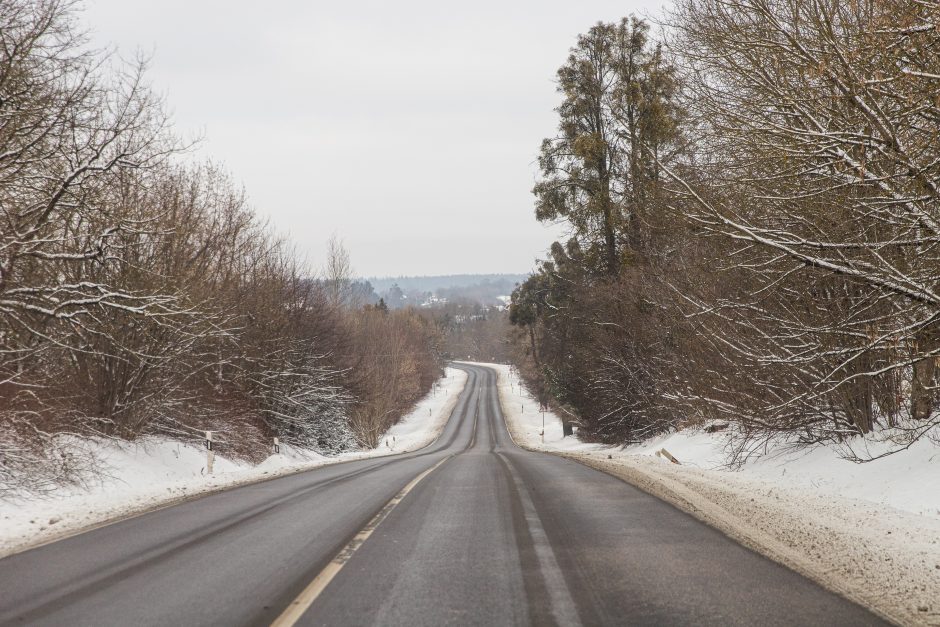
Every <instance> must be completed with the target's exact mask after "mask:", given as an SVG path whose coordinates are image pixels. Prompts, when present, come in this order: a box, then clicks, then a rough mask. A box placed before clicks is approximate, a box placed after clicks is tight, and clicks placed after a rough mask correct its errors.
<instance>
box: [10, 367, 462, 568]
mask: <svg viewBox="0 0 940 627" xmlns="http://www.w3.org/2000/svg"><path fill="white" fill-rule="evenodd" d="M466 380H467V374H466V372H464V371H463V370H458V369H455V368H447V369H446V371H445V374H444V377H443V378H441V379H440V380H439V381H438V382H437V383H435V385H434V388H433V389H432V391H431V392H430V393H429V394H428V395H427V396H425V397H424V398H423V399H421V400H420V401H419V402H418V403H417V404H416V405H415V407H414V409H412V411H411V412H410V413H409V414H408V415H406V416H404V417H403V418H402V420H401V421H400V422H399V423H398V424H396V425H395V426H393V427H392V428H391V429H390V430H389V431H388V433H386V434H385V435H384V436H383V438H382V441H381V443H380V445H379V446H378V447H376V448H375V449H373V450H362V451H355V452H350V453H344V454H341V455H337V456H333V457H326V456H323V455H320V454H318V453H316V452H314V451H309V450H301V449H296V448H294V447H292V446H290V445H286V444H282V445H281V447H280V450H281V452H280V453H279V454H276V455H271V456H269V457H268V458H267V459H265V460H264V461H262V462H261V463H260V464H257V465H252V464H250V463H247V462H244V461H240V460H231V459H226V458H224V457H221V456H219V455H216V456H215V462H214V464H213V474H212V475H207V474H206V450H205V449H204V448H203V445H202V442H201V441H199V442H194V443H191V444H186V443H182V442H178V441H173V440H167V439H160V438H148V439H143V440H140V441H137V442H134V443H128V442H123V441H115V440H103V439H101V440H98V439H96V440H76V441H75V442H74V443H73V444H74V445H75V446H81V447H84V448H85V449H86V450H87V452H89V453H90V454H92V455H94V456H95V458H96V459H98V460H99V461H100V462H101V468H102V470H101V473H100V474H99V475H98V476H95V477H89V478H88V479H87V482H86V485H84V486H73V487H63V488H60V489H58V490H56V491H55V492H54V493H53V494H51V495H48V496H45V497H42V498H36V497H32V498H29V497H26V496H25V495H24V496H21V497H20V498H18V499H8V500H3V499H0V557H3V556H5V555H9V554H11V553H16V552H19V551H23V550H25V549H27V548H30V547H33V546H38V545H40V544H45V543H47V542H51V541H54V540H57V539H60V538H63V537H67V536H69V535H73V534H74V533H77V532H80V531H83V530H87V529H91V528H94V527H96V526H100V525H103V524H106V523H108V522H113V521H115V520H120V519H122V518H126V517H129V516H134V515H137V514H140V513H143V512H146V511H150V510H152V509H155V508H158V507H163V506H167V505H172V504H174V503H178V502H180V501H183V500H186V499H190V498H193V497H195V496H198V495H205V494H208V493H211V492H217V491H220V490H224V489H226V488H231V487H234V486H238V485H243V484H247V483H253V482H257V481H263V480H265V479H270V478H273V477H278V476H283V475H287V474H292V473H296V472H303V471H305V470H310V469H313V468H317V467H319V466H323V465H326V464H335V463H339V462H344V461H350V460H355V459H364V458H369V457H378V456H384V455H394V454H401V453H405V452H410V451H414V450H417V449H419V448H422V447H424V446H427V445H428V444H430V443H431V442H433V441H434V440H435V439H437V437H438V436H439V435H440V433H441V431H442V430H443V428H444V425H445V424H446V423H447V419H448V418H449V416H450V413H451V411H452V410H453V407H454V405H455V404H456V401H457V397H458V396H459V394H460V391H461V390H462V389H463V386H464V384H465V383H466Z"/></svg>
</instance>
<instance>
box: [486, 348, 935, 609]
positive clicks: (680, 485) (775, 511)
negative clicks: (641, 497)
mask: <svg viewBox="0 0 940 627" xmlns="http://www.w3.org/2000/svg"><path fill="white" fill-rule="evenodd" d="M481 365H488V366H490V367H492V368H495V369H496V370H497V371H498V372H499V383H498V385H499V392H500V400H501V403H502V406H503V412H504V414H505V416H506V419H507V422H508V424H509V427H510V432H511V433H512V436H513V439H514V440H515V441H516V442H517V443H518V444H520V445H522V446H524V447H526V448H530V449H533V450H543V451H547V452H553V453H556V454H560V455H565V456H568V457H571V458H573V459H576V460H577V461H579V462H581V463H585V464H588V465H590V466H593V467H596V468H598V469H600V470H603V471H605V472H608V473H610V474H613V475H615V476H619V477H621V478H623V479H625V480H626V481H628V482H629V483H631V484H634V485H636V486H637V487H639V488H641V489H643V490H645V491H647V492H650V493H651V494H654V495H655V496H657V497H659V498H662V499H664V500H666V501H668V502H670V503H672V504H673V505H676V506H677V507H679V508H680V509H683V510H685V511H687V512H689V513H690V514H692V515H693V516H695V517H697V518H699V519H701V520H703V521H704V522H706V523H708V524H709V525H712V526H713V527H716V528H718V529H720V530H721V531H722V532H724V533H726V534H727V535H729V536H731V537H733V538H735V539H736V540H738V541H739V542H741V543H742V544H744V545H745V546H748V547H750V548H751V549H753V550H756V551H758V552H760V553H763V554H765V555H767V556H768V557H770V558H772V559H774V560H776V561H778V562H781V563H783V564H786V565H787V566H789V567H790V568H792V569H794V570H796V571H798V572H801V573H803V574H804V575H806V576H808V577H810V578H812V579H815V580H816V581H818V582H819V583H821V584H822V585H824V586H826V587H828V588H830V589H832V590H835V591H837V592H840V593H841V594H843V595H844V596H847V597H849V598H851V599H853V600H855V601H857V602H859V603H861V604H862V605H865V606H866V607H869V608H872V609H873V610H875V611H876V612H878V613H879V614H881V615H882V616H883V617H885V618H887V619H889V620H892V621H893V622H897V623H900V624H911V625H940V487H938V486H940V448H938V447H937V446H936V445H935V444H932V443H930V442H926V441H924V442H922V443H920V444H918V445H915V446H913V447H911V448H910V449H909V450H907V451H902V452H900V453H897V454H895V455H890V456H888V457H884V458H882V459H879V460H877V461H873V462H868V463H865V464H856V463H853V462H849V461H846V460H843V459H841V458H840V457H839V455H838V453H837V452H835V451H832V450H830V449H828V448H825V447H819V448H816V449H812V450H803V451H793V450H785V449H782V450H779V451H773V450H771V451H769V453H770V454H769V455H767V456H765V457H762V458H760V459H758V460H753V461H750V462H748V463H746V464H745V465H744V466H743V467H742V468H741V469H740V470H735V471H731V470H727V469H726V468H725V454H724V450H723V449H724V446H725V439H724V437H723V436H722V435H721V434H720V433H718V434H708V433H704V432H703V431H701V430H698V431H681V432H679V433H674V434H670V435H667V436H663V437H660V438H656V439H654V440H650V441H648V442H645V443H643V444H641V445H636V446H631V447H628V448H626V449H621V448H620V447H607V446H602V445H598V444H585V443H582V442H579V441H578V440H577V439H576V438H573V437H568V438H563V437H562V428H561V421H560V420H559V419H558V417H557V416H555V415H553V414H552V413H551V412H547V413H545V415H544V424H545V433H544V441H543V436H542V435H541V432H542V424H543V414H542V413H541V412H539V411H538V403H537V402H536V401H535V400H533V399H532V397H531V396H529V394H528V393H527V392H526V390H525V389H524V388H523V387H522V386H520V383H519V380H518V378H517V377H515V376H513V375H512V374H511V372H510V368H509V366H504V365H498V364H481ZM873 446H874V445H873ZM663 448H665V449H666V450H667V451H668V452H669V453H670V454H672V455H673V456H674V457H675V458H676V459H677V460H678V461H679V462H680V464H679V465H676V464H673V463H671V462H669V461H667V460H666V459H665V458H664V457H662V456H658V455H656V452H657V451H660V450H661V449H663Z"/></svg>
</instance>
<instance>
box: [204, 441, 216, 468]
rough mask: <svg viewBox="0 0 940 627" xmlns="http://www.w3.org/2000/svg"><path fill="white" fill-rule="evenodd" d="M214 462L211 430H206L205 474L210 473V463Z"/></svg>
mask: <svg viewBox="0 0 940 627" xmlns="http://www.w3.org/2000/svg"><path fill="white" fill-rule="evenodd" d="M214 463H215V451H213V450H212V432H211V431H206V474H209V475H211V474H212V465H213V464H214Z"/></svg>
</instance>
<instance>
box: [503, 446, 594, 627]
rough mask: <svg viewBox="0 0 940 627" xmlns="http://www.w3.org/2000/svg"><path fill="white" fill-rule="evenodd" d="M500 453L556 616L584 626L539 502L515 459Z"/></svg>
mask: <svg viewBox="0 0 940 627" xmlns="http://www.w3.org/2000/svg"><path fill="white" fill-rule="evenodd" d="M497 455H499V456H500V457H502V459H503V460H504V462H505V466H506V468H507V469H508V470H509V474H510V476H512V480H513V482H515V484H516V491H517V492H518V493H519V500H520V501H522V512H523V515H524V516H525V521H526V525H527V526H528V527H529V535H530V536H531V538H532V546H533V548H534V549H535V557H536V559H537V560H538V563H539V570H540V571H541V572H542V578H543V580H544V582H545V589H546V591H547V592H548V604H549V607H550V609H551V613H552V617H554V619H555V622H556V623H558V624H559V625H572V626H580V625H581V617H580V616H578V610H577V607H576V606H575V603H574V599H573V598H572V597H571V591H570V590H569V589H568V584H567V583H565V576H564V575H563V574H562V573H561V568H559V566H558V561H557V560H556V559H555V551H553V550H552V543H551V541H549V539H548V534H546V533H545V528H544V527H543V526H542V520H541V519H540V518H539V514H538V512H537V511H535V505H534V504H533V503H532V498H531V497H530V496H529V491H528V490H527V489H526V487H525V485H523V483H522V480H521V479H520V478H519V476H518V475H517V474H516V471H515V470H514V469H513V467H512V463H511V462H510V461H509V460H508V459H507V458H506V457H505V456H504V455H502V454H500V453H497Z"/></svg>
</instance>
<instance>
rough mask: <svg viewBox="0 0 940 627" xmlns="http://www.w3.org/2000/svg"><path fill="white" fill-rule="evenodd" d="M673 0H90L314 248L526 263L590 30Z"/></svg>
mask: <svg viewBox="0 0 940 627" xmlns="http://www.w3.org/2000/svg"><path fill="white" fill-rule="evenodd" d="M660 5H661V2H660V1H650V0H632V1H631V0H618V1H608V0H596V1H583V2H577V1H575V2H556V1H554V0H552V1H549V2H546V1H537V0H526V1H524V2H507V1H502V2H500V1H491V0H483V1H478V2H459V3H457V2H444V1H440V0H439V1H436V2H434V1H427V0H399V1H397V2H380V1H372V0H366V1H356V2H331V3H327V2H309V1H308V2H301V1H295V0H268V1H267V2H258V1H257V0H253V1H250V2H249V1H242V0H228V1H216V0H161V2H153V1H152V0H148V1H138V0H86V7H87V8H86V11H85V21H86V23H87V24H88V26H90V27H91V28H92V29H93V31H94V37H95V40H96V41H97V43H98V44H100V45H111V46H114V47H116V48H117V49H118V50H119V51H120V52H121V53H122V54H124V55H126V56H128V55H133V54H134V52H135V51H136V50H138V49H140V50H143V51H144V52H146V53H152V55H153V60H152V66H151V72H150V80H151V82H152V83H153V86H154V87H155V89H156V90H157V91H158V92H160V93H163V94H165V95H166V96H167V99H168V103H169V105H170V108H171V110H172V112H173V118H174V120H175V122H176V126H177V129H178V130H179V131H180V132H182V133H184V134H190V135H191V134H196V133H198V134H202V135H203V136H204V137H205V141H204V142H203V144H202V146H201V148H200V154H201V155H205V156H206V157H210V158H212V159H213V160H214V161H216V162H219V163H223V164H224V165H225V166H226V167H227V168H228V169H229V170H230V171H231V173H232V175H233V176H234V178H235V179H236V180H238V181H241V182H243V183H244V185H245V187H246V189H247V190H248V193H249V195H250V196H251V198H252V201H253V204H254V205H255V206H256V207H257V208H258V210H259V212H260V213H261V214H262V215H264V216H268V217H270V219H271V221H272V222H273V224H274V225H275V227H276V229H277V230H278V232H280V233H285V234H288V235H289V236H290V237H291V239H292V240H293V241H294V242H295V243H296V244H297V247H298V249H299V250H300V251H301V252H302V253H304V254H306V255H307V256H308V258H309V259H310V261H311V262H313V263H314V264H316V265H319V264H320V263H321V262H322V257H323V251H324V249H325V243H326V240H327V239H328V238H329V237H330V235H331V234H332V233H334V232H335V233H336V234H337V235H339V236H340V237H341V238H342V239H343V240H344V241H345V243H346V246H347V248H348V249H349V251H350V254H351V256H352V261H353V265H354V267H355V269H356V271H357V272H358V273H359V274H361V275H377V276H389V275H400V274H405V275H410V274H450V273H459V272H525V271H528V270H530V269H531V268H532V267H533V264H534V260H535V258H536V257H540V256H543V255H544V253H545V250H546V249H547V247H548V245H549V244H550V243H551V241H552V240H553V239H555V238H556V237H557V236H558V233H559V229H558V228H557V227H554V228H546V227H543V226H540V225H539V224H538V223H536V222H535V218H534V215H533V210H532V196H531V193H530V190H531V188H532V185H533V183H534V180H535V174H536V166H535V157H536V154H537V151H538V146H539V143H540V141H541V139H542V138H543V137H545V136H547V135H550V134H551V133H552V132H553V130H554V127H555V117H554V113H553V108H554V107H555V106H556V105H557V103H558V95H557V94H556V93H555V85H554V74H555V70H556V69H557V68H558V66H559V65H560V64H561V63H562V62H563V61H564V59H565V57H566V56H567V53H568V48H570V47H571V45H572V44H573V43H574V40H575V37H576V36H577V34H578V33H579V32H583V31H585V30H587V29H588V28H590V26H591V25H592V24H593V23H595V22H597V21H598V20H605V21H612V20H616V19H618V18H620V17H622V16H624V15H626V14H629V13H630V12H631V11H632V12H635V13H638V14H648V13H650V12H655V11H657V10H658V8H659V6H660Z"/></svg>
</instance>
